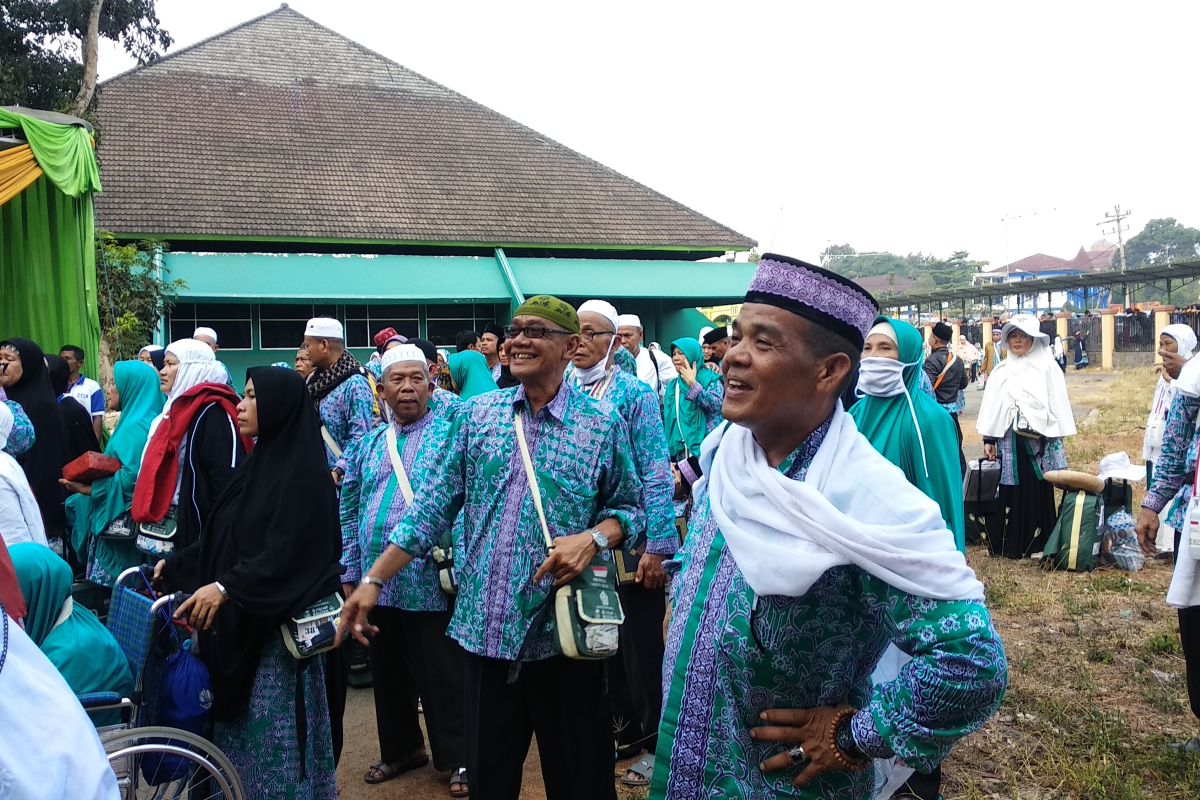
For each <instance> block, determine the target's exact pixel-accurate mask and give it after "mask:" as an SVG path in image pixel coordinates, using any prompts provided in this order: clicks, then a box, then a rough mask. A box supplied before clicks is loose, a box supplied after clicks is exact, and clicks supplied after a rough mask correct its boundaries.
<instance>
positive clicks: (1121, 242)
mask: <svg viewBox="0 0 1200 800" xmlns="http://www.w3.org/2000/svg"><path fill="white" fill-rule="evenodd" d="M1132 213H1133V212H1132V211H1130V210H1129V209H1125V210H1124V211H1122V210H1121V206H1120V205H1119V204H1118V205H1115V206H1113V210H1112V211H1105V212H1104V219H1102V220H1101V221H1100V222H1097V223H1096V227H1100V226H1101V225H1112V228H1101V230H1100V232H1101V233H1103V234H1105V235H1107V234H1110V233H1116V234H1117V251H1118V252H1119V253H1120V254H1121V272H1124V271H1125V236H1124V234H1125V231H1127V230H1129V226H1128V225H1122V224H1121V221H1122V220H1124V219H1125V218H1126V217H1128V216H1129V215H1130V214H1132Z"/></svg>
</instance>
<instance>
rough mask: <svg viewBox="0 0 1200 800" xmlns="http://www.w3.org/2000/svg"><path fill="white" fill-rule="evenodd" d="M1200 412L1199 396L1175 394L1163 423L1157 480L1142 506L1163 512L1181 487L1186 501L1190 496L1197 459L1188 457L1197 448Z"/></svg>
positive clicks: (1157, 462)
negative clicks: (1195, 440) (1196, 440)
mask: <svg viewBox="0 0 1200 800" xmlns="http://www.w3.org/2000/svg"><path fill="white" fill-rule="evenodd" d="M1197 411H1200V397H1188V396H1187V395H1185V394H1182V393H1176V395H1175V399H1174V400H1172V401H1171V408H1170V410H1169V411H1167V421H1166V422H1165V423H1163V439H1162V449H1161V450H1160V451H1159V455H1158V460H1156V461H1155V462H1154V482H1153V484H1152V485H1151V486H1150V487H1149V489H1148V490H1147V492H1146V497H1145V498H1144V499H1143V500H1142V508H1148V509H1150V510H1151V511H1153V512H1155V513H1161V512H1162V510H1163V509H1164V508H1166V506H1167V503H1169V502H1171V499H1172V498H1173V497H1175V495H1176V494H1178V493H1179V490H1180V489H1183V490H1184V492H1183V494H1184V496H1183V500H1184V502H1185V503H1186V502H1187V501H1188V500H1190V499H1191V490H1192V481H1191V478H1192V477H1193V476H1194V475H1195V460H1194V458H1192V459H1189V457H1188V456H1189V453H1190V452H1191V451H1192V450H1194V447H1192V442H1193V439H1194V438H1195V435H1196V413H1197Z"/></svg>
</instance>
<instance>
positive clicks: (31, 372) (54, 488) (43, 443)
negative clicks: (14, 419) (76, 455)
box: [0, 339, 67, 536]
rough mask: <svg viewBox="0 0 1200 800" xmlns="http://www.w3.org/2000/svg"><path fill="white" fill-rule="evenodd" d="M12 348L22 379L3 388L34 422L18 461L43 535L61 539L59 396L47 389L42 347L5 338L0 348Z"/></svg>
mask: <svg viewBox="0 0 1200 800" xmlns="http://www.w3.org/2000/svg"><path fill="white" fill-rule="evenodd" d="M6 346H7V347H12V348H13V349H15V350H16V351H17V353H18V354H19V355H20V357H21V380H19V381H17V382H16V383H15V384H13V385H12V386H8V387H6V388H5V390H4V391H5V393H6V394H7V395H8V399H9V400H15V401H16V402H18V403H20V404H21V408H22V409H24V411H25V413H26V414H27V415H28V416H29V421H30V422H32V423H33V432H34V437H35V438H34V442H33V447H31V448H30V449H29V452H27V453H25V454H24V455H22V456H21V457H20V458H18V459H17V463H19V464H20V465H21V468H22V469H24V470H25V477H26V478H27V479H28V480H29V487H30V488H31V489H33V495H34V497H36V498H37V501H38V508H40V509H41V511H42V521H43V522H44V523H45V525H46V533H47V534H49V535H51V536H61V535H62V531H63V528H64V527H65V525H66V515H65V513H64V512H63V501H64V500H65V499H66V493H65V492H64V490H63V488H62V486H61V485H59V483H58V479H59V478H61V477H62V468H63V464H66V463H67V458H66V446H65V444H64V442H63V438H64V437H63V429H62V417H61V416H60V412H59V410H58V397H57V396H56V395H55V394H54V389H53V388H52V387H51V386H50V373H49V371H48V370H47V369H46V360H45V356H44V355H43V354H42V348H40V347H38V346H37V344H35V343H34V342H31V341H30V340H28V339H6V340H4V341H2V342H0V347H6Z"/></svg>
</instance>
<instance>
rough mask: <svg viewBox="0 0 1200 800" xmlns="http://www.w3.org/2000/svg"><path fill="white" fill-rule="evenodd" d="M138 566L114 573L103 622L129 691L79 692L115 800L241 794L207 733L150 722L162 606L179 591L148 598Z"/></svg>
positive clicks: (162, 636) (165, 624)
mask: <svg viewBox="0 0 1200 800" xmlns="http://www.w3.org/2000/svg"><path fill="white" fill-rule="evenodd" d="M144 570H145V568H144V567H131V568H130V569H127V570H125V571H124V572H122V573H121V574H120V576H118V577H117V580H116V583H115V584H114V585H113V591H112V598H111V601H110V603H109V606H108V613H107V619H106V620H105V625H106V627H107V628H108V629H109V631H110V632H112V634H113V636H114V637H115V638H116V640H117V643H118V644H119V645H120V646H121V650H122V651H123V652H124V653H125V657H126V658H127V659H128V660H129V668H130V670H131V671H132V673H133V676H134V684H135V689H134V696H133V697H132V698H128V697H121V696H120V695H118V694H116V693H115V692H102V693H94V694H88V695H81V696H80V697H79V701H80V703H81V704H82V705H83V707H84V710H86V711H87V712H88V715H89V716H90V717H91V718H92V720H93V722H94V723H95V724H96V730H97V732H98V733H99V734H100V741H101V743H102V744H103V745H104V751H105V752H106V753H107V754H108V763H109V765H110V766H111V767H112V769H113V772H114V773H115V774H116V776H117V784H118V786H119V787H120V790H121V795H120V796H121V800H245V791H244V790H243V788H242V782H241V779H240V778H239V777H238V774H237V771H236V770H235V769H234V768H233V765H232V763H230V761H229V758H228V757H227V756H226V755H225V754H224V753H222V752H221V750H220V749H219V748H218V747H217V746H216V745H214V744H213V743H212V742H210V741H208V740H207V739H205V738H203V737H202V736H199V735H197V734H195V733H193V732H191V731H187V730H183V729H181V728H170V727H164V726H161V725H156V724H154V722H155V720H156V706H157V698H158V696H159V690H160V689H161V686H162V683H161V681H162V670H163V666H164V661H165V659H164V658H161V657H160V656H161V655H162V652H163V649H164V648H166V647H170V640H171V638H172V637H171V636H168V635H167V634H168V633H169V632H170V628H171V626H172V624H173V623H172V622H171V620H170V616H169V614H168V608H169V607H170V605H171V603H172V602H179V601H180V600H181V599H182V596H180V595H164V596H163V597H151V596H149V595H148V594H146V593H143V591H142V590H144V589H145V590H149V591H150V593H151V594H152V593H153V590H152V589H150V583H149V580H148V579H147V576H146V573H145V571H144Z"/></svg>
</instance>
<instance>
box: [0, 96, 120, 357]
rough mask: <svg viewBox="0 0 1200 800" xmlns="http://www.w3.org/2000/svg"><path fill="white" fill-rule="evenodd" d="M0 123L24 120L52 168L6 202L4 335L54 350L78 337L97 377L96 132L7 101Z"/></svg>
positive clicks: (0, 326)
mask: <svg viewBox="0 0 1200 800" xmlns="http://www.w3.org/2000/svg"><path fill="white" fill-rule="evenodd" d="M0 127H8V128H20V129H21V131H22V134H23V135H24V137H25V139H26V141H27V142H28V143H29V146H30V148H31V149H32V150H33V155H34V158H35V159H36V160H37V163H38V166H39V167H40V168H41V169H42V171H43V172H44V173H45V174H44V175H43V176H42V177H40V178H38V179H37V180H36V181H34V182H33V183H32V184H30V186H29V187H28V188H27V189H25V191H23V192H21V193H20V194H19V195H17V196H16V197H14V198H12V199H11V200H9V201H8V202H7V203H5V204H3V205H0V297H2V298H3V299H4V306H3V309H4V311H3V314H0V337H3V336H26V337H28V338H30V339H33V340H34V341H35V342H37V343H39V344H40V345H42V346H43V347H44V348H45V349H46V351H47V352H57V350H58V348H59V347H61V346H62V345H64V344H74V345H78V346H80V347H82V348H83V351H84V353H86V364H85V370H84V371H85V373H87V374H89V375H91V376H92V377H96V375H97V367H98V362H99V353H100V315H99V313H98V308H97V300H96V244H95V227H94V222H93V219H92V193H93V192H98V191H100V170H99V167H98V166H97V164H96V154H95V151H94V149H93V146H92V135H91V133H90V132H89V131H88V130H87V129H86V128H83V127H80V126H77V125H59V124H56V123H53V122H46V121H44V120H40V119H36V118H34V117H29V116H25V115H24V114H20V113H14V112H12V111H7V110H4V109H0Z"/></svg>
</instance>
